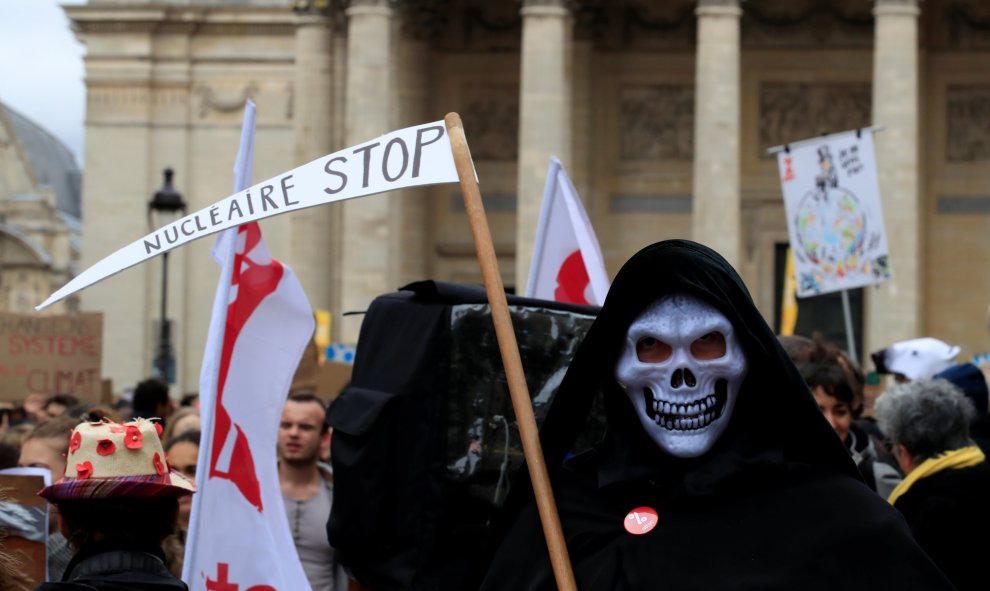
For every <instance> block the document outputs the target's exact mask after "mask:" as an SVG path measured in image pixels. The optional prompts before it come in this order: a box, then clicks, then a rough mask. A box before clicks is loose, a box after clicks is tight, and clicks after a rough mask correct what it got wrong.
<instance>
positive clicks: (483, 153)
mask: <svg viewBox="0 0 990 591" xmlns="http://www.w3.org/2000/svg"><path fill="white" fill-rule="evenodd" d="M462 97H463V103H462V104H463V105H464V106H463V107H462V108H461V119H463V120H464V121H470V122H471V123H470V125H471V127H470V129H467V130H466V131H467V132H468V134H469V136H468V137H469V138H470V142H471V156H472V157H473V158H474V159H475V160H479V161H485V160H487V161H493V162H515V160H516V157H517V155H518V153H519V87H518V86H517V85H512V84H477V85H470V86H467V87H465V88H464V89H463V91H462Z"/></svg>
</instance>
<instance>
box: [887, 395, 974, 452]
mask: <svg viewBox="0 0 990 591" xmlns="http://www.w3.org/2000/svg"><path fill="white" fill-rule="evenodd" d="M874 413H875V415H876V418H877V423H878V424H879V426H880V430H881V431H883V433H884V435H886V436H887V438H888V439H889V440H890V441H891V442H893V443H894V444H895V445H896V444H901V445H903V446H904V447H905V448H907V450H908V452H910V454H911V455H912V456H914V461H915V463H918V462H922V461H924V460H927V459H929V458H933V457H935V456H937V455H939V454H941V453H943V452H946V451H951V450H953V449H959V448H961V447H966V446H968V445H973V442H972V440H971V439H970V438H969V423H970V421H972V420H973V417H974V416H975V415H976V409H975V408H974V407H973V403H972V402H971V401H970V400H969V399H968V398H966V395H965V394H963V393H962V391H961V390H960V389H959V388H957V387H956V386H955V385H953V384H952V383H950V382H948V381H946V380H916V381H913V382H908V383H906V384H899V385H897V386H894V387H892V388H890V389H889V390H887V391H886V392H884V393H883V394H881V395H880V397H879V398H877V402H876V406H875V408H874Z"/></svg>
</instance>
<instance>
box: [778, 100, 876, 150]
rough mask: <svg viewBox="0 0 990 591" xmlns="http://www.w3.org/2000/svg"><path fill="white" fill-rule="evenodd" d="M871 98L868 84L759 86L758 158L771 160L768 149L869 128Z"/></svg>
mask: <svg viewBox="0 0 990 591" xmlns="http://www.w3.org/2000/svg"><path fill="white" fill-rule="evenodd" d="M871 95H872V91H871V89H870V85H869V84H868V83H807V82H762V83H761V84H760V153H761V158H763V159H772V158H773V156H772V155H768V154H767V153H766V149H767V148H769V147H771V146H775V145H780V144H786V143H788V142H793V141H797V140H802V139H806V138H810V137H814V136H817V135H822V134H826V133H835V132H839V131H844V130H847V129H854V128H857V127H866V126H868V125H869V124H870V121H871V118H870V113H871V110H872V104H871V100H872V96H871Z"/></svg>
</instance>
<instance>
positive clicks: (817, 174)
mask: <svg viewBox="0 0 990 591" xmlns="http://www.w3.org/2000/svg"><path fill="white" fill-rule="evenodd" d="M798 144H800V145H798ZM777 162H778V165H779V166H780V178H781V185H782V186H783V190H784V207H785V209H786V211H787V231H788V234H789V235H790V241H791V252H793V253H794V264H795V271H796V278H797V296H798V297H807V296H813V295H818V294H822V293H829V292H833V291H841V290H843V289H850V288H854V287H862V286H864V285H870V284H873V283H880V282H882V281H886V280H887V279H889V278H890V277H891V269H890V259H889V252H888V250H887V236H886V233H885V232H884V225H883V211H882V209H881V205H880V186H879V184H878V182H877V173H876V160H875V158H874V154H873V133H872V131H871V130H869V129H863V130H860V131H848V132H843V133H838V134H834V135H830V136H825V137H822V138H820V139H811V140H803V141H801V142H796V143H794V144H792V145H791V147H790V149H789V150H785V151H781V152H779V153H778V154H777Z"/></svg>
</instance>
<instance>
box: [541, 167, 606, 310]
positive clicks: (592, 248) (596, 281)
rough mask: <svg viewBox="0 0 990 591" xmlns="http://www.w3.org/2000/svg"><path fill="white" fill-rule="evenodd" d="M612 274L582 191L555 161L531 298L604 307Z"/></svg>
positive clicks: (545, 197)
mask: <svg viewBox="0 0 990 591" xmlns="http://www.w3.org/2000/svg"><path fill="white" fill-rule="evenodd" d="M608 287H609V281H608V274H607V273H606V272H605V261H604V259H603V258H602V250H601V248H600V247H599V246H598V238H597V237H595V230H594V229H593V228H592V227H591V222H590V221H589V220H588V214H587V213H585V211H584V206H582V205H581V200H580V199H579V198H578V194H577V190H575V189H574V185H573V184H572V183H571V179H570V177H568V176H567V172H566V171H565V170H564V167H563V166H562V165H561V164H560V161H559V160H557V158H555V157H553V158H551V159H550V170H549V171H548V172H547V184H546V187H545V188H544V190H543V206H542V209H541V210H540V221H539V223H538V224H537V229H536V243H535V244H534V247H533V263H532V265H531V266H530V268H529V281H528V282H527V283H526V294H525V295H526V297H531V298H541V299H544V300H555V301H558V302H569V303H572V304H593V305H596V306H601V305H602V304H603V303H604V302H605V294H607V293H608Z"/></svg>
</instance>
